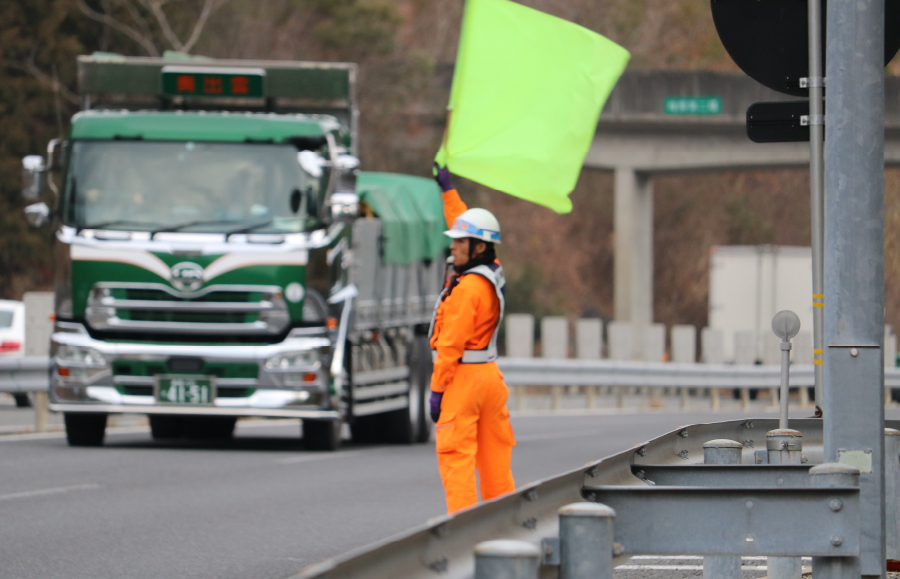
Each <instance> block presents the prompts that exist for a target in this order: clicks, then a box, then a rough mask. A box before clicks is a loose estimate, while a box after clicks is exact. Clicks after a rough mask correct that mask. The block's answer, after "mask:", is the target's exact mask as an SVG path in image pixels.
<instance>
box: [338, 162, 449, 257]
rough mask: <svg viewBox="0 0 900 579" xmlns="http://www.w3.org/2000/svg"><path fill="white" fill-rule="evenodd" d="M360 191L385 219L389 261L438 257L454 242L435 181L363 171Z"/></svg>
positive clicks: (362, 196) (385, 237) (358, 190)
mask: <svg viewBox="0 0 900 579" xmlns="http://www.w3.org/2000/svg"><path fill="white" fill-rule="evenodd" d="M356 191H357V193H358V194H359V198H360V200H361V201H363V202H365V203H366V204H367V205H368V206H369V207H371V208H372V211H374V212H375V214H376V215H377V216H378V217H380V218H381V222H382V235H383V236H384V263H385V264H387V265H408V264H412V263H415V262H417V261H420V260H422V259H435V258H437V257H439V256H440V255H441V252H442V251H443V250H444V249H446V248H447V246H448V245H449V244H450V239H449V238H448V237H446V236H445V235H444V231H446V230H447V223H446V221H445V220H444V204H443V201H442V200H441V190H440V189H439V188H438V186H437V185H436V184H435V182H434V181H433V180H431V179H424V178H422V177H412V176H410V175H398V174H396V173H373V172H368V171H361V172H360V173H359V176H358V177H357V181H356Z"/></svg>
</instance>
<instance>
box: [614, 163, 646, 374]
mask: <svg viewBox="0 0 900 579" xmlns="http://www.w3.org/2000/svg"><path fill="white" fill-rule="evenodd" d="M615 188H616V193H615V195H616V196H615V210H614V217H613V219H614V231H615V250H614V251H615V255H614V272H613V277H614V288H613V301H614V304H615V319H616V321H619V322H631V324H632V327H633V330H632V332H631V336H632V338H631V339H632V358H633V359H636V360H638V359H642V358H643V356H642V353H643V340H644V334H645V331H644V329H645V328H646V327H647V326H649V325H650V324H651V323H653V179H652V176H651V174H650V173H647V172H642V171H636V170H635V169H634V168H632V167H617V168H616V180H615Z"/></svg>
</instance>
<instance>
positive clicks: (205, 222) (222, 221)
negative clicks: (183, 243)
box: [150, 219, 240, 239]
mask: <svg viewBox="0 0 900 579" xmlns="http://www.w3.org/2000/svg"><path fill="white" fill-rule="evenodd" d="M226 223H240V221H239V220H237V219H211V220H202V219H201V220H199V221H189V222H187V223H182V224H181V225H173V226H172V227H163V228H161V229H154V230H153V231H151V232H150V239H153V238H154V237H155V236H156V234H157V233H169V232H172V231H181V230H182V229H185V228H188V227H194V226H196V225H223V224H226Z"/></svg>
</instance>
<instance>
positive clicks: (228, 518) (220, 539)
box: [0, 413, 741, 579]
mask: <svg viewBox="0 0 900 579" xmlns="http://www.w3.org/2000/svg"><path fill="white" fill-rule="evenodd" d="M740 417H741V416H740V415H737V414H726V413H716V414H698V413H644V414H637V413H635V414H606V415H603V414H592V415H562V416H560V415H556V416H554V415H537V416H517V417H514V418H513V427H514V429H515V432H516V436H517V438H518V443H519V444H518V447H517V448H516V449H515V451H514V453H513V472H514V474H515V477H516V482H517V483H518V484H519V485H522V484H525V483H528V482H531V481H534V480H537V479H540V478H546V477H549V476H552V475H554V474H557V473H560V472H562V471H565V470H568V469H572V468H575V467H578V466H580V465H582V464H584V463H586V462H588V461H590V460H595V459H598V458H602V457H604V456H607V455H610V454H613V453H615V452H618V451H620V450H623V449H624V448H627V447H629V446H631V445H633V444H636V443H638V442H642V441H644V440H647V439H649V438H653V437H655V436H658V435H660V434H663V433H665V432H668V431H670V430H672V429H674V428H676V427H678V426H681V425H685V424H693V423H698V422H709V421H718V420H730V419H736V418H740ZM443 512H444V502H443V492H442V489H441V483H440V479H439V477H438V472H437V464H436V460H435V457H434V446H433V444H424V445H418V446H406V447H399V446H369V447H361V446H354V445H350V444H348V445H346V446H345V447H344V448H343V449H342V450H341V451H340V452H337V453H316V452H308V451H306V450H304V449H303V446H302V443H301V441H300V439H299V426H298V424H297V423H296V422H262V421H258V422H248V423H244V422H241V423H239V426H238V431H237V434H236V438H235V439H234V440H233V441H229V442H228V443H221V444H219V443H215V444H199V443H189V442H184V443H176V444H160V443H155V442H153V441H152V440H151V438H150V435H149V432H148V431H147V429H146V428H144V427H132V428H120V429H116V430H114V431H113V432H109V433H108V434H107V442H106V445H105V446H104V447H102V448H69V447H68V446H67V445H66V442H65V439H64V438H62V437H61V436H60V435H59V434H49V435H25V436H18V437H17V436H7V437H0V521H2V524H0V578H17V579H18V578H32V577H40V578H42V579H54V578H60V579H78V578H90V579H106V578H110V579H112V578H115V579H121V578H124V577H128V578H132V579H137V578H143V577H147V578H150V577H152V578H154V579H157V578H160V577H165V578H182V577H183V578H195V577H196V578H204V579H209V578H222V579H224V578H234V579H238V578H240V579H248V578H253V579H278V578H283V577H286V576H289V575H291V574H293V573H296V572H297V571H298V570H299V569H301V568H302V567H304V566H306V565H308V564H311V563H315V562H317V561H320V560H322V559H326V558H328V557H330V556H333V555H337V554H340V553H343V552H345V551H347V550H349V549H353V548H356V547H360V546H362V545H365V544H367V543H370V542H372V541H375V540H378V539H381V538H384V537H386V536H389V535H391V534H394V533H398V532H401V531H403V530H406V529H408V528H410V527H412V526H415V525H418V524H421V523H423V522H425V521H426V520H427V519H428V518H430V517H433V516H436V515H440V514H442V513H443Z"/></svg>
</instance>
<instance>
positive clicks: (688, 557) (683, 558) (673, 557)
mask: <svg viewBox="0 0 900 579" xmlns="http://www.w3.org/2000/svg"><path fill="white" fill-rule="evenodd" d="M767 559H768V557H758V556H747V557H741V560H742V561H765V560H767ZM801 559H803V560H804V561H812V557H801ZM631 560H632V561H635V560H640V561H647V560H650V561H670V560H671V561H676V560H677V561H702V560H703V557H701V556H699V555H635V556H634V557H631Z"/></svg>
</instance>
